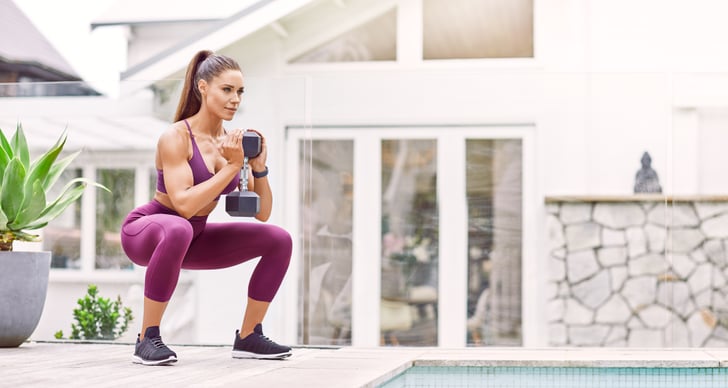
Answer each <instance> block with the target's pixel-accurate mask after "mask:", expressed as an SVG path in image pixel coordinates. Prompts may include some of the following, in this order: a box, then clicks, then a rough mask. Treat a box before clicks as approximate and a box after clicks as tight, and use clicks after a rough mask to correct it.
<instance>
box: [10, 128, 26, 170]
mask: <svg viewBox="0 0 728 388" xmlns="http://www.w3.org/2000/svg"><path fill="white" fill-rule="evenodd" d="M10 146H11V147H12V149H13V157H15V158H20V161H21V162H22V163H23V167H25V169H26V170H27V169H28V167H29V166H30V151H29V150H28V141H27V140H26V139H25V132H24V131H23V126H22V125H21V124H20V123H18V128H17V129H16V130H15V134H14V135H13V138H12V139H10Z"/></svg>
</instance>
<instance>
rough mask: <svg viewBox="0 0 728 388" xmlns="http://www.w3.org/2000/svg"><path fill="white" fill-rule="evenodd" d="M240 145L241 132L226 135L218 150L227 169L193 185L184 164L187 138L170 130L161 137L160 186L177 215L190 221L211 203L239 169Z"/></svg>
mask: <svg viewBox="0 0 728 388" xmlns="http://www.w3.org/2000/svg"><path fill="white" fill-rule="evenodd" d="M241 141H242V131H239V130H238V131H232V132H231V133H229V134H228V135H227V136H226V138H225V140H224V141H223V144H222V145H221V147H220V153H221V154H222V155H223V157H225V159H226V160H227V161H228V163H227V165H225V166H224V167H223V168H222V169H220V171H218V172H217V173H216V174H215V175H214V176H213V177H212V178H210V179H208V180H206V181H204V182H202V183H200V184H198V185H194V179H193V176H192V169H191V168H190V165H189V163H188V161H187V150H188V144H189V140H188V137H187V136H180V131H178V129H174V128H173V129H171V130H168V131H166V132H165V133H164V134H162V136H161V137H160V138H159V142H158V144H157V150H158V152H159V156H160V160H161V163H162V169H163V171H164V185H165V187H166V188H167V195H168V196H169V199H170V201H171V202H172V206H173V207H174V210H175V211H176V212H177V213H179V215H181V216H182V217H184V218H190V217H192V216H194V215H195V214H197V212H199V211H200V210H201V209H202V208H204V207H205V206H207V205H209V204H210V203H212V202H214V201H215V198H217V197H218V196H219V195H220V193H221V192H222V190H223V189H224V188H225V187H226V186H227V185H228V183H230V181H231V180H232V179H233V177H235V175H236V174H237V172H238V171H240V169H241V168H242V166H243V150H242V147H241V146H240V144H241V143H240V142H241Z"/></svg>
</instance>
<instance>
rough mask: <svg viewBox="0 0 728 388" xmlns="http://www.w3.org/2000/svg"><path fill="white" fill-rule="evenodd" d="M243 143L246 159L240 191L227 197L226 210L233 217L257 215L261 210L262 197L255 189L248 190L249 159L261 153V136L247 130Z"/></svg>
mask: <svg viewBox="0 0 728 388" xmlns="http://www.w3.org/2000/svg"><path fill="white" fill-rule="evenodd" d="M242 143H243V144H242V147H243V152H244V153H245V159H244V162H243V169H242V171H241V172H240V183H239V186H238V189H239V191H233V192H232V193H230V194H228V195H227V196H226V197H225V211H226V212H227V214H229V215H231V216H233V217H255V215H256V214H258V212H259V211H260V197H259V196H258V194H257V193H255V192H254V191H248V159H253V158H255V157H257V156H258V155H260V151H261V141H260V136H258V134H257V133H255V132H253V131H246V132H245V133H244V134H243V142H242Z"/></svg>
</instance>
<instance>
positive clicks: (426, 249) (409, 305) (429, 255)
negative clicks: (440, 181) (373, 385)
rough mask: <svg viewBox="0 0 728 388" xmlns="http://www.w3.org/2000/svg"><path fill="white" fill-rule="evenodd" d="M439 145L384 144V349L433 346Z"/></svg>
mask: <svg viewBox="0 0 728 388" xmlns="http://www.w3.org/2000/svg"><path fill="white" fill-rule="evenodd" d="M436 167H437V142H436V141H435V140H384V141H382V251H383V252H382V274H381V276H382V289H381V293H382V294H381V295H382V299H381V308H380V314H381V315H380V330H381V334H382V335H381V338H382V344H383V345H385V344H386V345H423V346H434V345H437V296H438V289H437V263H438V256H439V253H438V211H437V196H436V187H437V181H436V179H437V175H436Z"/></svg>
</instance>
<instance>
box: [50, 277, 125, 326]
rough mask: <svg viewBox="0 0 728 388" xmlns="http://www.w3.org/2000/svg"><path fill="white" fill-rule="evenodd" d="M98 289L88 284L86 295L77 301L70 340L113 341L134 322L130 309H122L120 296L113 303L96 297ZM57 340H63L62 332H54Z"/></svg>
mask: <svg viewBox="0 0 728 388" xmlns="http://www.w3.org/2000/svg"><path fill="white" fill-rule="evenodd" d="M98 292H99V291H98V287H96V285H94V284H89V286H88V293H87V295H85V296H84V297H83V298H80V299H79V300H78V306H79V307H78V308H75V309H73V318H74V319H75V320H76V323H72V324H71V336H70V338H71V339H86V340H99V339H100V340H114V339H117V338H119V337H120V336H121V335H122V334H124V332H126V330H127V329H128V328H129V322H131V321H132V320H134V317H133V316H132V313H131V309H130V308H128V307H124V306H123V305H122V303H121V296H117V297H116V300H115V301H113V302H112V301H111V300H110V299H108V298H102V297H100V296H98ZM55 337H56V338H57V339H62V338H63V330H59V331H58V332H56V334H55Z"/></svg>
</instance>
